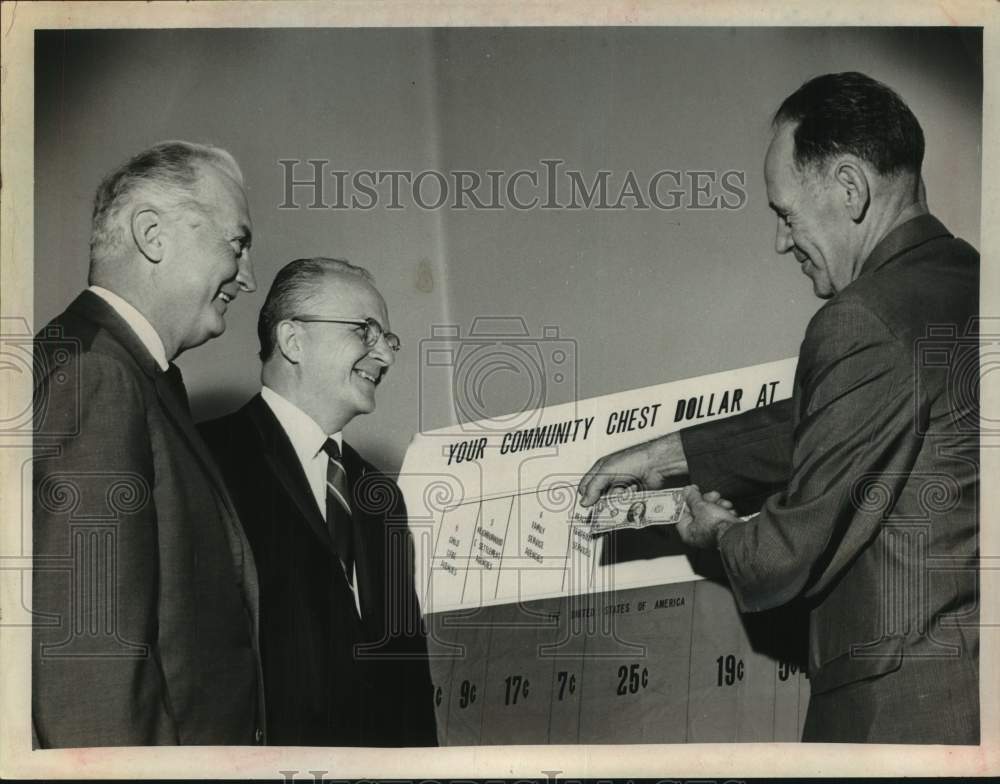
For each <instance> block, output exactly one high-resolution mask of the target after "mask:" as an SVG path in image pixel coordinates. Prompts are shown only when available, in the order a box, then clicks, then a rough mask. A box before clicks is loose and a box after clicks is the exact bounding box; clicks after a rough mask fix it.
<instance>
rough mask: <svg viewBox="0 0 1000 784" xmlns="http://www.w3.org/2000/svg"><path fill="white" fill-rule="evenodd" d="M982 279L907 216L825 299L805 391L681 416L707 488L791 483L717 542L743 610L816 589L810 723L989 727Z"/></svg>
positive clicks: (818, 730)
mask: <svg viewBox="0 0 1000 784" xmlns="http://www.w3.org/2000/svg"><path fill="white" fill-rule="evenodd" d="M978 283H979V255H978V253H976V251H975V250H974V249H973V248H972V247H970V246H969V245H967V244H966V243H964V242H962V241H961V240H957V239H955V238H953V237H952V236H951V235H950V234H949V233H948V232H947V230H946V229H945V228H944V227H943V226H942V225H941V224H940V223H939V222H938V221H937V220H936V219H935V218H933V217H931V216H929V215H925V216H921V217H918V218H915V219H913V220H911V221H909V222H907V223H906V224H904V225H903V226H900V227H898V228H897V229H895V230H894V231H893V232H891V233H890V234H889V235H888V236H887V237H885V238H884V239H883V240H882V242H881V243H880V244H879V245H878V246H877V247H876V248H875V250H874V251H873V252H872V254H871V256H870V257H869V258H868V259H867V260H866V262H865V264H864V266H863V268H862V271H861V274H860V275H859V277H858V279H857V280H856V281H854V283H852V284H851V285H850V286H848V287H847V288H845V289H844V290H843V291H841V292H840V293H839V294H837V295H836V296H835V297H834V298H833V299H831V300H830V301H829V302H828V303H826V304H825V305H824V306H823V307H822V308H820V310H819V311H818V312H817V313H816V315H815V316H814V317H813V319H812V321H811V322H810V324H809V327H808V329H807V331H806V336H805V339H804V340H803V343H802V347H801V350H800V353H799V363H798V367H797V369H796V379H795V387H794V393H793V398H792V400H791V401H790V402H788V403H785V404H782V405H781V406H779V407H777V408H772V409H771V410H765V409H761V410H758V411H752V412H749V413H748V414H747V415H745V416H743V417H736V418H733V419H730V420H725V421H722V422H719V423H709V424H707V425H705V426H701V427H699V428H693V429H691V430H690V431H687V432H685V433H684V434H683V436H682V438H683V440H684V443H685V449H686V451H687V454H688V461H689V465H690V469H691V470H690V473H691V476H692V480H693V481H695V482H697V483H698V484H700V485H701V487H702V489H705V490H708V489H717V490H719V491H720V492H722V493H723V494H724V495H739V494H743V495H746V494H754V493H758V494H759V493H761V491H766V490H774V489H776V488H780V489H778V492H775V493H774V494H772V495H770V496H769V497H767V499H766V501H765V502H764V505H763V509H762V510H761V513H760V515H759V516H757V517H756V518H754V520H753V521H752V522H750V523H748V524H746V525H739V526H734V527H732V528H731V529H730V530H729V531H728V532H727V533H726V534H725V535H723V537H722V538H721V540H720V552H721V555H722V559H723V563H724V565H725V568H726V572H727V573H728V575H729V579H730V582H731V584H732V587H733V591H734V593H735V595H736V597H737V600H738V602H739V604H740V606H741V607H742V608H743V609H744V610H749V611H753V610H764V609H767V608H771V607H776V606H778V605H782V604H786V603H788V602H791V601H793V600H802V601H805V602H807V603H808V605H809V607H810V610H811V612H810V641H809V642H810V645H809V655H810V661H809V673H810V677H811V681H812V692H813V695H814V697H813V701H812V704H811V706H810V711H809V717H808V719H807V726H806V738H807V739H816V740H853V741H880V742H915V743H930V742H940V743H959V742H965V743H975V742H977V740H978V736H979V724H978V707H979V705H978V647H979V646H978V628H977V623H978V604H979V596H978V576H977V567H978V564H977V555H978V552H977V521H978V488H979V483H978V461H979V455H978V448H979V437H978V415H979V411H978V378H979V366H978V342H979V339H978V334H977V333H976V331H975V330H977V329H978V327H977V326H976V322H975V320H974V318H975V315H976V311H977V308H978ZM890 675H891V676H892V677H889V676H890Z"/></svg>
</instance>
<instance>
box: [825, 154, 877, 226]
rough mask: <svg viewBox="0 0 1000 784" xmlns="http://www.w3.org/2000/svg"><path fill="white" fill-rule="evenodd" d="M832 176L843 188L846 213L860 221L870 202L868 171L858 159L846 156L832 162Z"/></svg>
mask: <svg viewBox="0 0 1000 784" xmlns="http://www.w3.org/2000/svg"><path fill="white" fill-rule="evenodd" d="M833 176H834V179H836V181H837V184H838V185H839V186H840V187H841V188H843V190H844V206H845V207H846V208H847V214H848V215H850V216H851V220H853V221H854V222H855V223H860V222H861V221H862V220H864V217H865V214H866V213H867V212H868V205H869V203H870V202H871V187H870V183H869V180H868V173H867V172H866V171H865V169H864V167H863V166H862V165H861V162H860V161H859V160H857V159H856V158H854V157H846V158H842V159H841V160H839V161H837V162H836V163H835V164H834V169H833Z"/></svg>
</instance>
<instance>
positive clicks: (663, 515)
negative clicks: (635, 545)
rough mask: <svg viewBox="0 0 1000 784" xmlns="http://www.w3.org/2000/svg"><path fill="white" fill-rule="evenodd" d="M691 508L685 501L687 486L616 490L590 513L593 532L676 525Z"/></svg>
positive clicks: (686, 515) (689, 513)
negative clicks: (682, 487)
mask: <svg viewBox="0 0 1000 784" xmlns="http://www.w3.org/2000/svg"><path fill="white" fill-rule="evenodd" d="M685 517H687V518H690V517H691V512H690V511H689V510H688V507H687V504H686V503H685V502H684V490H683V489H681V488H674V489H671V490H647V491H643V492H636V491H625V492H622V493H612V494H610V495H606V496H604V497H603V498H601V499H600V500H599V501H598V502H597V503H596V504H594V508H593V510H592V511H591V513H590V533H591V535H596V534H602V533H605V532H607V531H612V530H615V529H619V528H645V527H646V526H650V525H676V524H677V523H679V522H680V521H681V520H683V519H684V518H685Z"/></svg>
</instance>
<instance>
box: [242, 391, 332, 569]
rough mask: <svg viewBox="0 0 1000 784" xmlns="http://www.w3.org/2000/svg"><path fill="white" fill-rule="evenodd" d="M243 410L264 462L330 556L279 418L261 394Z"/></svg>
mask: <svg viewBox="0 0 1000 784" xmlns="http://www.w3.org/2000/svg"><path fill="white" fill-rule="evenodd" d="M245 411H246V414H247V417H248V418H249V419H250V421H251V422H252V423H253V426H254V428H255V429H256V430H257V433H258V435H259V436H260V440H261V443H263V445H264V459H265V460H266V461H267V464H268V466H269V467H270V469H271V472H272V473H273V474H274V476H275V477H276V478H277V480H278V482H279V483H280V484H281V486H282V487H283V488H284V490H285V492H286V493H287V494H288V496H289V497H290V498H291V499H292V501H293V502H294V503H295V506H296V507H297V508H298V510H299V512H300V513H301V515H302V519H303V520H304V521H305V523H306V525H307V526H308V527H309V528H310V529H312V531H313V533H314V534H315V535H316V536H317V537H318V538H319V540H320V542H322V544H323V546H324V547H326V548H327V549H328V550H329V551H330V552H331V553H333V542H332V541H331V539H330V531H329V529H328V528H327V526H326V520H325V519H324V517H323V514H322V512H320V510H319V508H318V507H317V506H316V499H315V497H314V496H313V492H312V488H310V487H309V480H308V479H307V478H306V474H305V471H304V470H303V469H302V464H301V463H300V462H299V456H298V455H297V454H296V453H295V449H294V447H293V446H292V442H291V441H289V440H288V436H287V434H286V433H285V430H284V428H282V426H281V423H280V422H278V418H277V417H276V416H275V415H274V412H273V411H271V407H270V406H269V405H268V404H267V403H266V402H264V399H263V398H262V397H261V396H260V395H255V396H254V398H253V399H252V400H251V401H250V402H249V403H247V405H246V407H245Z"/></svg>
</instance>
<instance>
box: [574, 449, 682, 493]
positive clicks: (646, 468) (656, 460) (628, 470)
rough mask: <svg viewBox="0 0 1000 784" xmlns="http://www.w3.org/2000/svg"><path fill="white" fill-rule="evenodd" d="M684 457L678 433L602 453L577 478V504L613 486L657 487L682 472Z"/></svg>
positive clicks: (646, 488)
mask: <svg viewBox="0 0 1000 784" xmlns="http://www.w3.org/2000/svg"><path fill="white" fill-rule="evenodd" d="M687 470H688V466H687V459H686V458H685V457H684V445H683V443H682V442H681V437H680V433H668V434H667V435H665V436H661V437H660V438H654V439H653V440H652V441H646V442H645V443H643V444H637V445H636V446H630V447H628V448H627V449H622V450H620V451H618V452H615V453H613V454H610V455H605V456H604V457H602V458H601V459H600V460H598V461H597V462H596V463H594V465H592V466H591V467H590V470H589V471H587V473H586V474H585V475H584V477H583V479H582V480H580V488H579V490H578V492H579V494H580V505H581V506H584V507H586V506H593V505H594V504H595V503H596V502H597V499H599V498H600V497H601V496H602V495H604V494H605V493H606V492H607V491H608V490H611V489H612V488H615V487H640V488H642V489H643V490H658V489H660V488H662V487H665V486H666V485H667V481H668V479H669V478H670V477H674V476H678V475H681V474H686V473H687Z"/></svg>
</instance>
